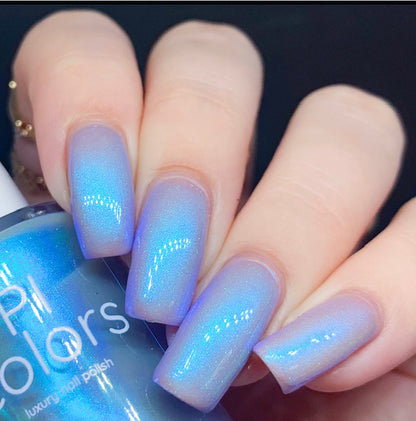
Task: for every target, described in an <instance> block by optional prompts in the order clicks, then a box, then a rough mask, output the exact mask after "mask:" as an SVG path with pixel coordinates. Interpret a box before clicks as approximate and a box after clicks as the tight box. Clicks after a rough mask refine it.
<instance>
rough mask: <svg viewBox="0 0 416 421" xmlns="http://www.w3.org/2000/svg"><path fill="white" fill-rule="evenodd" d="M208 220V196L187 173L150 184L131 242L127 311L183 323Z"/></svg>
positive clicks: (144, 318) (147, 318)
mask: <svg viewBox="0 0 416 421" xmlns="http://www.w3.org/2000/svg"><path fill="white" fill-rule="evenodd" d="M208 220H209V200H208V196H207V194H206V193H205V191H204V190H203V189H202V188H201V187H200V186H199V185H198V184H196V183H195V182H193V181H191V180H190V179H189V178H186V177H182V176H177V175H172V176H169V177H166V178H163V179H161V180H159V181H158V182H157V183H156V184H154V185H153V186H152V187H151V190H150V192H149V194H148V196H147V198H146V201H145V204H144V207H143V210H142V213H141V216H140V220H139V225H138V228H137V233H136V238H135V241H134V245H133V256H132V263H131V267H130V274H129V280H128V286H127V292H126V311H127V313H128V314H130V315H131V316H132V317H137V318H140V319H143V320H147V321H152V322H158V323H165V324H169V325H178V324H180V323H181V321H182V319H183V318H184V317H185V314H186V312H187V311H188V309H189V306H190V304H191V300H192V296H193V292H194V289H195V285H196V282H197V279H198V274H199V270H200V266H201V261H202V257H203V254H204V248H205V241H206V236H207V227H208Z"/></svg>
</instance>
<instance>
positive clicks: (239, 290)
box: [153, 257, 281, 412]
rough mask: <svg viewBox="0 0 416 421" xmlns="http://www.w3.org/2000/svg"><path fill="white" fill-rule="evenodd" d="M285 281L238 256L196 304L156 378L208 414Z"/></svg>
mask: <svg viewBox="0 0 416 421" xmlns="http://www.w3.org/2000/svg"><path fill="white" fill-rule="evenodd" d="M280 291H281V285H280V281H279V279H278V278H277V277H276V275H275V274H274V273H273V272H272V271H271V270H270V269H269V268H268V266H266V265H265V264H264V263H262V262H261V261H260V260H257V259H254V258H253V259H251V258H248V257H235V258H233V259H232V260H231V261H230V262H228V263H227V264H226V266H225V267H224V268H223V269H222V270H221V271H220V272H219V273H218V274H217V276H216V277H215V278H214V280H213V281H212V282H211V284H210V285H209V286H208V287H207V288H206V290H205V291H204V292H203V294H202V295H201V296H200V298H199V299H198V300H197V301H196V303H195V304H194V305H193V306H192V308H191V310H190V311H189V313H188V315H187V316H186V318H185V320H184V321H183V323H182V325H181V326H180V328H179V330H178V332H177V333H176V335H175V337H174V339H173V340H172V343H171V344H170V345H169V347H168V349H167V351H166V353H165V355H164V356H163V358H162V360H161V362H160V363H159V365H158V366H157V368H156V370H155V373H154V376H153V379H154V381H155V382H156V383H158V384H159V385H160V386H162V387H163V388H164V389H166V390H167V391H168V392H170V393H172V394H173V395H175V396H176V397H178V398H179V399H182V400H183V401H184V402H186V403H188V404H190V405H192V406H193V407H195V408H197V409H199V410H201V411H203V412H208V411H210V410H211V409H212V408H214V407H215V405H216V404H217V403H218V402H219V400H220V399H221V397H222V396H223V394H224V393H225V392H226V390H227V389H228V387H229V386H230V385H231V383H232V382H233V380H234V378H235V377H236V376H237V375H238V373H239V372H240V370H241V369H242V368H243V366H244V364H245V362H246V361H247V359H248V357H249V355H250V352H251V350H252V347H253V346H254V344H255V343H256V342H257V341H258V340H259V338H260V336H261V335H262V333H263V331H264V329H265V328H266V326H267V324H268V322H269V319H270V317H271V315H272V314H273V311H274V310H275V307H276V305H277V302H278V300H279V296H280Z"/></svg>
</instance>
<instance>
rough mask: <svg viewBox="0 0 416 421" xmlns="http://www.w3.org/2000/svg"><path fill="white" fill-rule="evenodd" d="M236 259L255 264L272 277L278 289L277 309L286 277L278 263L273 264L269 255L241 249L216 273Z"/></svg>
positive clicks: (283, 295) (282, 298)
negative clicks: (264, 269)
mask: <svg viewBox="0 0 416 421" xmlns="http://www.w3.org/2000/svg"><path fill="white" fill-rule="evenodd" d="M236 259H242V260H245V261H252V262H256V263H259V264H261V265H262V266H263V267H264V268H266V269H267V271H268V272H269V273H270V274H271V275H272V277H273V278H274V280H275V281H276V285H277V287H278V288H279V298H278V301H277V303H276V309H277V308H279V307H280V305H281V304H282V302H283V301H284V299H285V296H286V276H285V272H284V270H282V269H281V268H280V266H279V265H278V263H275V260H276V259H275V258H274V257H272V256H270V255H269V253H265V252H258V251H254V252H253V251H249V250H244V249H243V250H240V251H239V252H237V253H234V254H233V255H232V256H231V257H230V258H229V259H227V260H226V261H225V263H224V264H223V265H222V266H221V269H220V270H218V271H217V273H219V272H220V271H221V270H222V269H223V268H224V267H225V266H226V265H227V264H228V263H230V262H232V261H234V260H236ZM214 276H215V275H214Z"/></svg>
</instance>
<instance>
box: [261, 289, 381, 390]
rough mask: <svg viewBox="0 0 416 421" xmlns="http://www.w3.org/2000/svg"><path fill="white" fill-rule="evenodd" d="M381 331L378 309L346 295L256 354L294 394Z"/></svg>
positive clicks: (284, 331) (302, 319)
mask: <svg viewBox="0 0 416 421" xmlns="http://www.w3.org/2000/svg"><path fill="white" fill-rule="evenodd" d="M378 331H379V320H378V315H377V312H376V310H375V307H374V306H373V305H372V304H370V302H369V301H367V299H364V298H363V297H362V296H360V295H358V294H342V295H337V296H335V297H333V298H331V299H330V300H328V301H326V302H324V303H323V304H321V305H319V306H317V307H315V308H313V309H312V310H309V311H308V312H306V313H304V314H302V315H301V316H300V317H298V318H297V319H295V320H294V321H293V322H292V323H290V324H289V325H287V326H285V327H284V328H283V329H281V330H279V331H278V332H276V333H275V334H274V335H272V336H269V337H268V338H266V339H264V340H263V341H261V342H259V343H258V344H257V345H256V346H255V347H254V352H255V353H256V354H257V355H258V356H259V357H260V358H261V359H262V360H263V362H264V363H265V364H266V365H267V366H268V367H269V369H270V371H271V372H272V373H273V375H274V376H275V378H276V380H277V381H278V383H279V385H280V387H281V388H282V391H283V392H284V393H290V392H293V391H295V390H296V389H299V388H300V387H301V386H303V385H305V384H306V383H308V382H310V381H311V380H313V379H314V378H316V377H318V376H320V375H321V374H323V373H324V372H325V371H327V370H329V369H330V368H332V367H334V366H335V365H337V364H339V363H340V362H341V361H344V360H345V359H346V358H348V357H349V356H350V355H351V354H352V353H353V352H354V351H356V350H357V349H358V348H360V347H362V346H363V345H364V344H366V343H367V342H369V341H370V340H371V339H372V338H374V337H375V336H376V335H377V333H378Z"/></svg>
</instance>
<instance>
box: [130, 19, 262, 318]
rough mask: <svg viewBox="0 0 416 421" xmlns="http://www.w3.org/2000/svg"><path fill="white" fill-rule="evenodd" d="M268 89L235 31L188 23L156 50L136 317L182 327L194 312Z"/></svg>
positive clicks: (150, 76) (133, 287)
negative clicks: (200, 279) (199, 285)
mask: <svg viewBox="0 0 416 421" xmlns="http://www.w3.org/2000/svg"><path fill="white" fill-rule="evenodd" d="M261 85H262V64H261V59H260V57H259V54H258V52H257V50H256V48H255V47H254V46H253V44H252V43H251V41H250V40H249V39H248V38H247V37H246V36H245V35H244V34H243V33H242V32H240V31H239V30H237V29H236V28H233V27H230V26H228V25H222V24H212V23H204V22H186V23H183V24H180V25H178V26H176V27H174V28H172V29H171V30H169V31H168V32H167V33H165V34H164V35H163V36H162V37H161V39H160V40H159V41H158V42H157V44H156V45H155V47H154V49H153V51H152V53H151V56H150V58H149V63H148V66H147V72H146V87H145V103H144V114H143V122H142V127H141V133H140V155H139V163H138V172H137V178H136V182H137V202H138V205H137V207H138V209H141V212H140V218H139V224H138V228H137V233H136V239H135V243H134V246H133V254H132V263H131V267H130V274H129V280H128V286H127V294H126V310H127V312H128V314H130V315H131V316H133V317H138V318H142V319H146V320H150V321H156V322H160V323H165V324H170V325H178V324H180V322H181V321H182V319H183V317H184V316H185V314H186V312H187V311H188V308H189V305H190V303H191V300H192V296H193V292H194V288H195V285H196V282H197V279H198V276H199V273H205V272H206V271H207V269H208V267H209V266H210V265H211V264H212V262H213V260H214V259H215V257H216V255H217V254H218V251H219V249H220V247H221V245H222V243H223V241H224V238H225V236H226V234H227V231H228V230H229V227H230V225H231V222H232V220H233V218H234V215H235V212H236V208H237V205H238V202H239V197H240V193H241V189H242V185H243V180H244V173H245V166H246V162H247V159H248V154H249V143H250V140H251V137H252V134H253V128H254V124H255V120H256V115H257V109H258V105H259V98H260V93H261Z"/></svg>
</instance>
